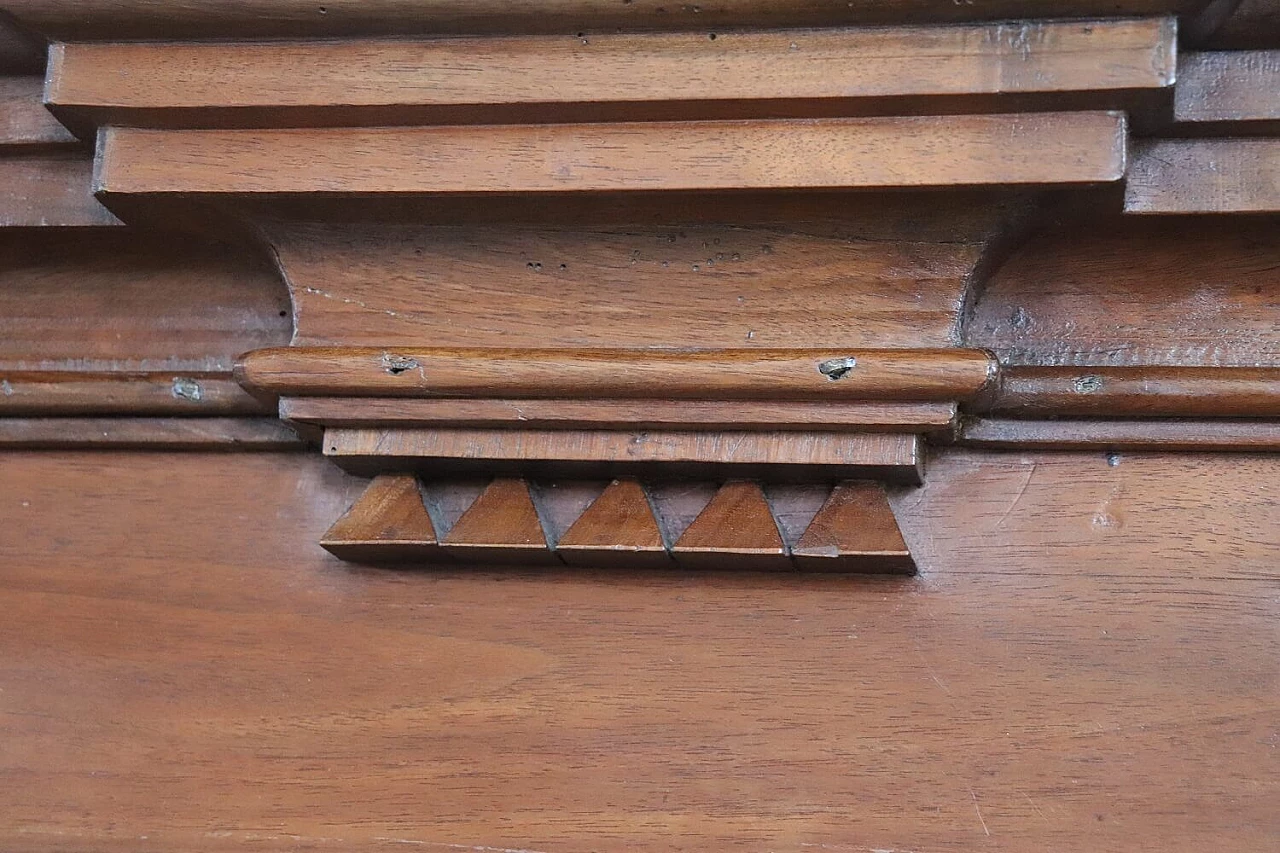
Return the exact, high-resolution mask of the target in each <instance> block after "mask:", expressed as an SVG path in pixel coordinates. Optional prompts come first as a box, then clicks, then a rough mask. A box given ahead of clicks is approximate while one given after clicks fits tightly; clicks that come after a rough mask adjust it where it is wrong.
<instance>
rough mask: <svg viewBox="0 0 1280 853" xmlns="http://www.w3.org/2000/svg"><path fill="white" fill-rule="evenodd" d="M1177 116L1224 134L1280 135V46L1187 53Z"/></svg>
mask: <svg viewBox="0 0 1280 853" xmlns="http://www.w3.org/2000/svg"><path fill="white" fill-rule="evenodd" d="M1173 116H1174V121H1176V122H1178V123H1179V124H1180V125H1184V126H1189V128H1195V129H1201V128H1203V129H1204V130H1205V131H1206V132H1210V133H1214V134H1217V135H1223V136H1225V135H1233V136H1234V135H1238V134H1241V133H1265V134H1271V135H1276V134H1278V133H1280V50H1237V51H1205V52H1200V53H1184V54H1182V55H1181V56H1180V57H1179V58H1178V85H1177V87H1176V88H1175V89H1174V92H1173ZM1189 128H1183V129H1189Z"/></svg>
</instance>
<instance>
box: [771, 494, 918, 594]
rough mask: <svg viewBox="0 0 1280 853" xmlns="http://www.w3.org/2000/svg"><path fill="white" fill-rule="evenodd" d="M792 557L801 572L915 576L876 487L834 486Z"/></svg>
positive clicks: (888, 509)
mask: <svg viewBox="0 0 1280 853" xmlns="http://www.w3.org/2000/svg"><path fill="white" fill-rule="evenodd" d="M791 553H792V559H793V560H794V562H795V564H796V568H798V569H803V570H804V571H814V572H824V571H838V572H897V573H902V574H915V571H916V565H915V562H914V561H913V560H912V559H911V552H910V551H909V550H908V549H907V543H906V542H904V541H903V539H902V532H901V531H900V530H898V522H897V521H896V520H895V519H894V516H893V509H892V508H891V507H890V506H889V499H888V498H887V497H886V496H885V492H884V486H883V485H882V484H880V483H872V482H856V481H849V482H844V483H839V484H837V485H836V487H835V488H834V489H833V490H832V491H831V496H830V497H829V498H828V499H827V502H826V503H824V504H823V505H822V508H821V509H820V510H818V513H817V515H815V516H814V518H813V521H812V522H811V523H810V524H809V527H808V529H806V530H805V532H804V536H802V537H801V538H800V541H799V542H797V543H796V545H795V546H794V547H793V548H792V549H791Z"/></svg>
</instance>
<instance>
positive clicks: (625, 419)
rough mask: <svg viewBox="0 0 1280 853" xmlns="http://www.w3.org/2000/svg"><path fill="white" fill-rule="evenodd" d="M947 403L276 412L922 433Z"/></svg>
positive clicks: (332, 406) (940, 424)
mask: <svg viewBox="0 0 1280 853" xmlns="http://www.w3.org/2000/svg"><path fill="white" fill-rule="evenodd" d="M955 415H956V405H955V404H954V403H893V402H880V403H865V402H864V403H798V402H794V401H788V402H771V401H767V400H752V401H747V400H712V401H705V400H639V401H637V400H607V399H604V400H472V399H449V398H444V399H404V398H378V397H358V398H357V397H285V398H282V399H281V400H280V416H281V417H283V418H286V419H288V420H290V421H294V422H297V423H308V424H325V425H328V426H333V427H361V426H377V425H379V424H381V425H404V424H421V425H431V424H438V425H440V426H456V427H483V426H504V425H505V426H519V427H532V428H538V427H553V426H558V427H585V428H588V429H590V428H596V429H672V428H675V429H680V428H691V427H699V428H708V429H758V430H778V429H813V428H819V427H824V426H825V427H837V426H839V427H850V428H856V429H857V431H859V432H929V431H932V430H936V429H943V428H946V427H948V426H950V425H951V424H952V423H953V421H954V420H955Z"/></svg>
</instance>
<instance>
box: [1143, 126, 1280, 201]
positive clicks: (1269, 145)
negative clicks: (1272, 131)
mask: <svg viewBox="0 0 1280 853" xmlns="http://www.w3.org/2000/svg"><path fill="white" fill-rule="evenodd" d="M1124 209H1125V212H1126V213H1268V212H1270V213H1274V212H1277V211H1280V139H1162V140H1151V141H1147V142H1142V143H1139V144H1137V145H1136V146H1135V149H1134V152H1133V160H1132V162H1131V163H1130V165H1129V175H1128V182H1127V183H1126V185H1125V197H1124Z"/></svg>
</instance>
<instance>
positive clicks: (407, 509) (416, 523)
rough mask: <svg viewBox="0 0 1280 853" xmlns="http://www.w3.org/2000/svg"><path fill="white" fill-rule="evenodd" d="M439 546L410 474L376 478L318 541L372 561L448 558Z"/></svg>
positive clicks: (348, 556) (355, 558)
mask: <svg viewBox="0 0 1280 853" xmlns="http://www.w3.org/2000/svg"><path fill="white" fill-rule="evenodd" d="M439 545H440V543H439V541H438V540H437V539H436V531H435V527H433V526H432V524H431V517H430V516H429V515H428V514H427V508H426V505H425V504H424V503H423V500H422V493H421V492H420V491H419V489H418V478H417V477H415V476H413V475H412V474H383V475H381V476H378V477H375V478H374V479H373V481H372V482H371V483H369V487H368V488H367V489H365V490H364V493H363V494H361V495H360V497H359V498H357V499H356V502H355V503H354V504H352V506H351V509H349V510H347V512H346V514H345V515H343V516H342V518H339V519H338V520H337V521H336V522H334V524H333V527H330V528H329V530H328V531H327V532H326V533H325V534H324V537H323V538H322V539H321V540H320V547H322V548H324V549H325V550H326V551H328V552H329V553H330V554H333V555H334V556H335V557H338V558H339V559H342V560H352V561H355V562H373V563H377V562H383V561H402V560H423V559H432V560H435V561H437V562H438V561H440V560H442V559H447V557H446V555H445V553H444V551H443V550H442V549H441V548H440V547H439Z"/></svg>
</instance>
